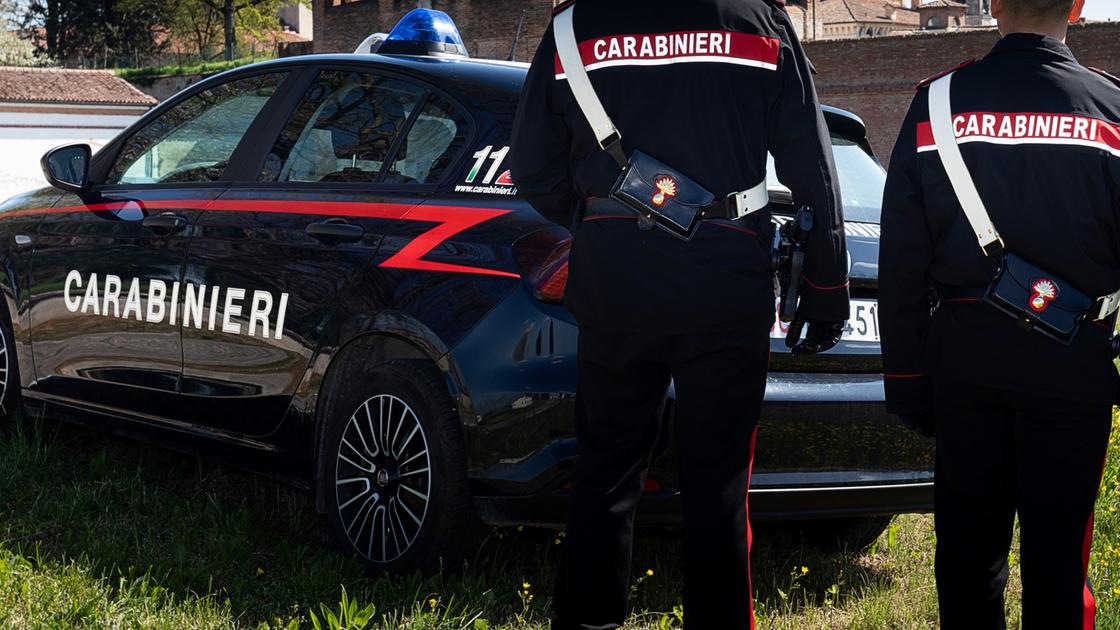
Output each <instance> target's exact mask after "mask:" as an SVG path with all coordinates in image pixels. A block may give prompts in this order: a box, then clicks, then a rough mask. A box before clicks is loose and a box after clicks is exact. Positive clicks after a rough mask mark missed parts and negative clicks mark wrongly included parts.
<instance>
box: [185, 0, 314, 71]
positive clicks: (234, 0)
mask: <svg viewBox="0 0 1120 630" xmlns="http://www.w3.org/2000/svg"><path fill="white" fill-rule="evenodd" d="M199 1H200V2H201V3H202V4H203V5H205V6H207V7H209V8H210V9H212V10H214V11H217V12H218V13H219V14H220V15H221V16H222V31H223V34H224V37H225V58H226V59H227V60H229V61H232V60H234V59H235V58H237V23H238V22H239V21H242V20H243V19H245V18H257V19H260V18H264V19H271V22H272V23H273V25H274V27H273V28H270V29H268V30H272V31H276V30H279V28H280V21H279V19H277V17H276V15H277V13H279V11H280V9H281V8H282V7H284V6H286V5H289V4H292V2H291V0H199ZM302 1H303V2H304V3H306V0H302ZM243 14H244V15H243Z"/></svg>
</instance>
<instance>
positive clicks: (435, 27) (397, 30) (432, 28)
mask: <svg viewBox="0 0 1120 630" xmlns="http://www.w3.org/2000/svg"><path fill="white" fill-rule="evenodd" d="M377 52H379V53H381V54H385V55H435V56H440V55H452V56H456V57H468V56H469V55H468V54H467V46H466V44H464V43H463V37H462V36H461V35H460V34H459V27H457V26H455V22H454V21H453V20H452V19H451V16H449V15H447V14H446V13H444V12H443V11H436V10H434V9H414V10H413V11H410V12H409V13H408V15H405V16H404V17H403V18H401V21H400V22H397V25H396V26H395V27H393V31H392V32H391V33H389V37H388V38H386V39H385V42H384V43H382V44H381V47H380V48H379V49H378V50H377Z"/></svg>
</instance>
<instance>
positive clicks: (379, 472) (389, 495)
mask: <svg viewBox="0 0 1120 630" xmlns="http://www.w3.org/2000/svg"><path fill="white" fill-rule="evenodd" d="M431 490H432V470H431V454H430V451H429V449H428V438H427V436H426V435H425V433H424V427H423V425H421V424H420V419H419V417H417V415H416V413H415V412H414V411H413V409H412V407H410V406H409V405H408V404H407V403H405V402H404V401H403V400H401V399H400V398H397V397H396V396H393V395H390V394H379V395H376V396H373V397H371V398H369V399H367V400H366V401H365V402H364V403H362V404H361V405H359V406H358V408H357V409H356V410H355V411H354V413H353V414H351V416H350V420H349V421H348V422H347V424H346V429H345V430H344V431H343V432H342V439H341V440H340V441H339V444H338V453H337V459H336V465H335V493H336V498H337V503H336V505H337V506H338V512H339V517H340V518H341V521H342V525H343V529H344V530H345V532H346V536H347V537H348V538H349V540H350V544H351V545H352V546H353V547H354V549H355V550H357V551H358V553H360V554H362V555H363V556H364V557H365V558H366V559H367V560H369V561H370V562H375V563H380V564H385V563H389V562H392V561H394V560H396V559H398V558H400V557H401V556H403V555H404V554H405V552H407V551H408V549H409V548H410V547H411V546H412V544H413V543H414V542H415V541H416V538H417V537H418V536H419V534H420V531H421V530H422V529H423V526H424V519H425V518H426V516H427V514H428V504H429V502H430V497H431Z"/></svg>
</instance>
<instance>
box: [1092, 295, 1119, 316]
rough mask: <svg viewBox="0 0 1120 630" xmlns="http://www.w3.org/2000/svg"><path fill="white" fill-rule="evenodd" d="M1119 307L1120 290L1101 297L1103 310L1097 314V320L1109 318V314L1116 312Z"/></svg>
mask: <svg viewBox="0 0 1120 630" xmlns="http://www.w3.org/2000/svg"><path fill="white" fill-rule="evenodd" d="M1118 308H1120V291H1117V292H1116V293H1113V294H1112V295H1106V296H1105V297H1103V298H1101V311H1100V313H1099V314H1098V315H1097V321H1101V320H1102V319H1107V318H1108V316H1109V315H1112V314H1113V313H1115V312H1116V309H1118Z"/></svg>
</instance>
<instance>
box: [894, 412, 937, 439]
mask: <svg viewBox="0 0 1120 630" xmlns="http://www.w3.org/2000/svg"><path fill="white" fill-rule="evenodd" d="M898 419H899V420H901V421H902V424H905V425H906V428H908V429H910V430H912V431H917V432H918V433H921V434H922V435H924V436H926V437H927V438H931V437H937V422H936V421H935V420H934V418H933V413H932V412H929V411H918V412H916V413H904V414H902V415H900V416H898Z"/></svg>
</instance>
